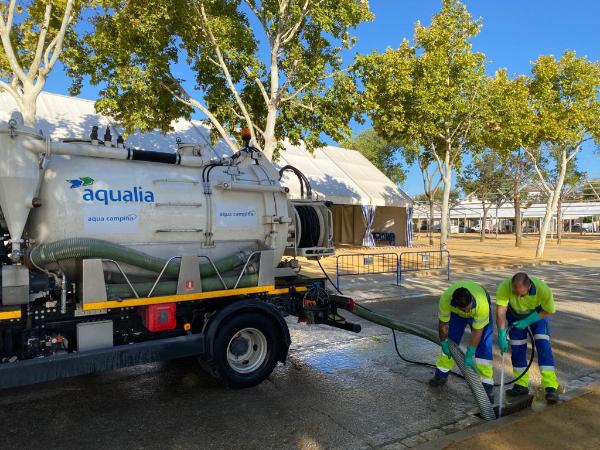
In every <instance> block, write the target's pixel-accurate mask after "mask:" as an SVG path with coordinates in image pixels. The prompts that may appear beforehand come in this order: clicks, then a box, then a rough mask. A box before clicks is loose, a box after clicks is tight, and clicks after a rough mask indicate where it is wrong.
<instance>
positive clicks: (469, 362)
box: [465, 345, 479, 373]
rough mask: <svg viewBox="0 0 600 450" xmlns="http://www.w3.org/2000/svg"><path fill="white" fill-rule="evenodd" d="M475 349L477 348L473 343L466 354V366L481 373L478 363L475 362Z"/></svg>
mask: <svg viewBox="0 0 600 450" xmlns="http://www.w3.org/2000/svg"><path fill="white" fill-rule="evenodd" d="M475 350H476V348H475V347H473V346H471V345H469V346H468V347H467V353H466V354H465V366H468V367H471V368H472V369H473V370H474V371H475V372H477V373H479V370H478V369H477V364H475V358H474V356H475Z"/></svg>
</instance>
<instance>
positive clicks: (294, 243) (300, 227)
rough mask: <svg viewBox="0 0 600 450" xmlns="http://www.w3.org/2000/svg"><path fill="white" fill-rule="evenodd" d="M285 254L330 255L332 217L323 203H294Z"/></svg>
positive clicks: (331, 246) (331, 247)
mask: <svg viewBox="0 0 600 450" xmlns="http://www.w3.org/2000/svg"><path fill="white" fill-rule="evenodd" d="M292 208H293V210H294V214H293V220H292V223H291V225H290V232H289V240H288V249H287V250H286V254H288V255H289V254H293V255H294V256H305V257H316V256H327V255H332V254H334V252H335V249H334V248H333V229H332V222H333V220H332V215H331V212H330V210H329V208H328V207H327V205H326V204H325V202H311V201H295V202H292Z"/></svg>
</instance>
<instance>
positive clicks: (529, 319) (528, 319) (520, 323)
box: [513, 311, 542, 330]
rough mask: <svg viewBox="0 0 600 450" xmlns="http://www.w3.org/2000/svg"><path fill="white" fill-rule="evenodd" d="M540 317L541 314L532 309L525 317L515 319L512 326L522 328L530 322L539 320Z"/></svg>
mask: <svg viewBox="0 0 600 450" xmlns="http://www.w3.org/2000/svg"><path fill="white" fill-rule="evenodd" d="M541 319H542V316H540V315H539V314H538V312H537V311H534V312H532V313H531V314H529V315H528V316H527V317H525V318H524V319H521V320H517V321H516V322H515V323H514V324H513V327H515V328H518V329H519V330H524V329H525V328H527V327H528V326H529V325H531V324H532V323H536V322H537V321H538V320H541Z"/></svg>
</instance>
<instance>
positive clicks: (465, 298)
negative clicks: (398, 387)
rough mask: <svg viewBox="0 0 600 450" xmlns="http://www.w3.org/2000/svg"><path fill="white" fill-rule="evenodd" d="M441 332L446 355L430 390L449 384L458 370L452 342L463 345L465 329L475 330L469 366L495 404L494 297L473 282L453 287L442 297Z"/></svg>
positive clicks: (436, 372)
mask: <svg viewBox="0 0 600 450" xmlns="http://www.w3.org/2000/svg"><path fill="white" fill-rule="evenodd" d="M438 319H439V323H438V332H439V337H440V345H441V347H442V353H441V355H440V357H439V358H438V360H437V361H436V363H435V365H436V370H435V374H434V376H433V378H432V379H431V380H430V381H429V384H430V386H441V385H443V384H445V383H446V381H447V380H448V374H449V372H450V371H451V370H452V368H453V367H454V359H453V358H452V354H451V353H450V346H449V342H448V339H450V340H451V341H453V342H454V343H455V344H456V345H460V341H461V340H462V337H463V334H464V332H465V328H466V327H467V325H469V326H470V327H471V339H470V341H469V346H468V347H467V352H466V354H465V366H470V367H471V368H473V369H474V370H475V371H476V372H478V373H479V375H480V376H481V382H482V383H483V387H484V388H485V391H486V393H487V395H488V397H489V398H490V401H491V402H492V403H493V401H494V372H493V370H494V367H493V362H492V346H493V341H494V339H493V334H494V325H493V322H492V314H491V308H490V296H489V294H488V293H487V291H486V290H485V289H484V288H483V287H481V286H480V285H479V284H477V283H474V282H472V281H466V280H464V281H457V282H456V283H453V284H452V285H451V286H450V287H449V288H448V289H446V291H445V292H444V293H443V294H442V296H441V297H440V302H439V312H438Z"/></svg>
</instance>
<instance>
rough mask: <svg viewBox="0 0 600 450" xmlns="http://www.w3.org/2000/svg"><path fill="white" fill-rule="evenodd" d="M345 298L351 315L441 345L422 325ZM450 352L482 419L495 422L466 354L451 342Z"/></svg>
mask: <svg viewBox="0 0 600 450" xmlns="http://www.w3.org/2000/svg"><path fill="white" fill-rule="evenodd" d="M345 300H346V299H344V298H343V297H338V303H340V304H341V306H343V307H344V308H346V309H347V310H348V311H350V312H351V313H353V314H355V315H357V316H358V317H362V318H363V319H365V320H368V321H369V322H373V323H376V324H378V325H381V326H384V327H386V328H391V329H393V330H398V331H401V332H403V333H408V334H412V335H414V336H418V337H420V338H423V339H427V340H428V341H431V342H433V343H435V344H438V345H439V343H440V340H439V338H438V334H437V333H436V332H435V331H433V330H431V329H429V328H427V327H424V326H421V325H417V324H414V323H409V322H403V321H399V320H394V319H390V318H389V317H385V316H382V315H380V314H377V313H375V312H373V311H371V310H370V309H367V308H365V307H363V306H361V305H359V304H357V303H354V302H353V301H351V300H349V299H348V301H345ZM449 343H450V352H451V353H452V357H453V358H454V361H455V362H456V364H457V365H458V367H459V369H460V371H461V372H462V373H463V375H464V376H465V380H466V381H467V384H468V385H469V388H470V389H471V392H472V393H473V397H474V398H475V401H476V402H477V405H478V406H479V411H480V413H481V417H482V418H483V419H484V420H494V419H495V418H496V413H495V412H494V408H493V407H492V404H491V402H490V399H489V398H488V396H487V394H486V392H485V389H484V388H483V385H482V384H481V379H480V377H479V374H478V373H477V372H475V371H474V370H473V369H472V368H471V367H465V363H464V357H465V355H464V353H463V352H462V351H461V350H460V348H459V346H458V345H456V344H455V343H454V342H452V341H450V342H449Z"/></svg>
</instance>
